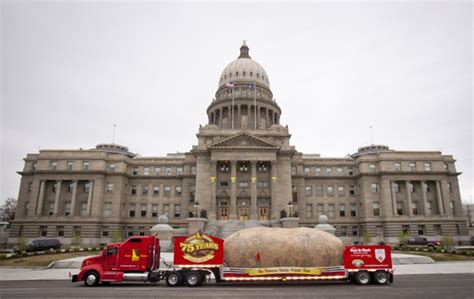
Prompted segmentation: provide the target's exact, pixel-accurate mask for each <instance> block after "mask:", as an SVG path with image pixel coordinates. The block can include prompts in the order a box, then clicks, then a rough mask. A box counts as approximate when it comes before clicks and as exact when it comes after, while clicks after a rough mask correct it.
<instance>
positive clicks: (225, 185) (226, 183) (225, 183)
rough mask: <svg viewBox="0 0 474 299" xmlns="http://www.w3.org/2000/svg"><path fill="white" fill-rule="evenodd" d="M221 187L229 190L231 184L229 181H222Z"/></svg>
mask: <svg viewBox="0 0 474 299" xmlns="http://www.w3.org/2000/svg"><path fill="white" fill-rule="evenodd" d="M219 187H221V188H227V187H229V182H228V181H220V182H219Z"/></svg>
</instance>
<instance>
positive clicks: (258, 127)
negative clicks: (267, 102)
mask: <svg viewBox="0 0 474 299" xmlns="http://www.w3.org/2000/svg"><path fill="white" fill-rule="evenodd" d="M256 109H257V110H256V112H257V129H260V122H261V120H260V106H257V107H256Z"/></svg>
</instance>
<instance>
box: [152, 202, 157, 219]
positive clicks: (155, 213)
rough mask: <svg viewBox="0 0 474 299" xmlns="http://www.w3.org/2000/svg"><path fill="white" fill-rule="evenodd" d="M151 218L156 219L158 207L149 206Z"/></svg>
mask: <svg viewBox="0 0 474 299" xmlns="http://www.w3.org/2000/svg"><path fill="white" fill-rule="evenodd" d="M151 217H153V218H155V217H158V205H151Z"/></svg>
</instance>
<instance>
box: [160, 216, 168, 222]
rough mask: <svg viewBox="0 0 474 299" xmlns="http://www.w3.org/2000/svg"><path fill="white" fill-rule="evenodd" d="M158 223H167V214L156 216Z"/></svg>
mask: <svg viewBox="0 0 474 299" xmlns="http://www.w3.org/2000/svg"><path fill="white" fill-rule="evenodd" d="M158 223H160V224H167V223H168V216H166V215H161V216H160V217H158Z"/></svg>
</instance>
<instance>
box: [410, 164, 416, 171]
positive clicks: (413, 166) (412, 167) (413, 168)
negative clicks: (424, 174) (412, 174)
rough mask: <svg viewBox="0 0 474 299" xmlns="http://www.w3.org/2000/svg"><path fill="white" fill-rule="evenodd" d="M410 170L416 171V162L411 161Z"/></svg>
mask: <svg viewBox="0 0 474 299" xmlns="http://www.w3.org/2000/svg"><path fill="white" fill-rule="evenodd" d="M410 171H416V162H410Z"/></svg>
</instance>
